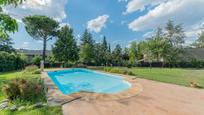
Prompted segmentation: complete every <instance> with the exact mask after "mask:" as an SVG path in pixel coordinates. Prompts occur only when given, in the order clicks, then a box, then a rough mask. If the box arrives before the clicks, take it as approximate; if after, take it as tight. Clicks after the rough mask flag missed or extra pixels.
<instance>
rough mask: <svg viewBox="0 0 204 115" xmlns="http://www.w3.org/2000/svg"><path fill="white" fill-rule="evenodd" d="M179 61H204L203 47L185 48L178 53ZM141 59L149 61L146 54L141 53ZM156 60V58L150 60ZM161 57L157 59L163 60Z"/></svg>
mask: <svg viewBox="0 0 204 115" xmlns="http://www.w3.org/2000/svg"><path fill="white" fill-rule="evenodd" d="M179 57H180V58H179V59H180V61H183V62H191V61H192V60H196V61H204V48H185V49H184V50H183V52H182V53H180V54H179ZM142 61H144V62H149V59H148V57H147V55H146V54H144V55H143V59H142ZM152 61H153V62H157V60H152ZM163 61H164V60H163V58H161V59H159V62H163Z"/></svg>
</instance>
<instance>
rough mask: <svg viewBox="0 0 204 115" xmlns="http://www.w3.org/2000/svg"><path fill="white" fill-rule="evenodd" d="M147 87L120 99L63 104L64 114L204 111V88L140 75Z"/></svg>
mask: <svg viewBox="0 0 204 115" xmlns="http://www.w3.org/2000/svg"><path fill="white" fill-rule="evenodd" d="M137 80H138V82H139V83H140V84H141V85H142V86H143V91H142V92H141V93H140V94H139V95H137V96H134V97H131V98H128V99H122V100H117V101H94V102H88V101H80V100H76V101H73V102H71V103H68V104H65V105H63V107H62V108H63V114H64V115H204V90H202V89H194V88H187V87H183V86H178V85H172V84H166V83H160V82H156V81H150V80H144V79H137Z"/></svg>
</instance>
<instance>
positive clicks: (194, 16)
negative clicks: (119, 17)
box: [128, 0, 204, 31]
mask: <svg viewBox="0 0 204 115" xmlns="http://www.w3.org/2000/svg"><path fill="white" fill-rule="evenodd" d="M203 4H204V0H196V1H194V0H169V1H167V2H163V3H160V4H159V5H158V6H156V7H155V8H154V9H152V10H150V11H149V12H148V13H147V14H145V15H144V16H140V17H139V18H137V19H135V20H134V21H132V22H131V23H129V25H128V26H129V29H131V30H133V31H143V30H148V29H154V28H156V27H163V26H164V25H165V24H166V22H167V21H168V20H169V19H171V20H174V21H175V22H176V23H181V24H183V26H184V29H185V30H186V28H191V27H192V25H195V24H201V23H202V22H203V21H204V13H203V12H204V7H203Z"/></svg>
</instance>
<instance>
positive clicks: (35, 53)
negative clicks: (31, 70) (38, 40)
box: [17, 49, 51, 55]
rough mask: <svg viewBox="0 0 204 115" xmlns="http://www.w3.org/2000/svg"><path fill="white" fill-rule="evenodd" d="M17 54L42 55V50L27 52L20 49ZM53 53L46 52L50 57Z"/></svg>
mask: <svg viewBox="0 0 204 115" xmlns="http://www.w3.org/2000/svg"><path fill="white" fill-rule="evenodd" d="M17 52H20V53H23V54H25V55H42V52H43V51H42V50H27V49H18V50H17ZM50 54H51V51H48V50H47V51H46V55H50Z"/></svg>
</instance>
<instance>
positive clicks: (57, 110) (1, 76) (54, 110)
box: [0, 71, 62, 115]
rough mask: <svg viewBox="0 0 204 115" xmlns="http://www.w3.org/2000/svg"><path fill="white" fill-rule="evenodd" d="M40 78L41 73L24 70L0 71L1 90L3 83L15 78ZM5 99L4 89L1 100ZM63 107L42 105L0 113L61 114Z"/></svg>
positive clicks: (27, 114) (0, 96) (12, 114)
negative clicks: (37, 107) (35, 107)
mask: <svg viewBox="0 0 204 115" xmlns="http://www.w3.org/2000/svg"><path fill="white" fill-rule="evenodd" d="M20 77H23V78H26V77H29V78H38V77H40V74H29V73H24V72H23V71H14V72H6V73H0V90H1V88H2V86H3V83H4V82H6V81H8V80H11V79H14V78H20ZM3 99H5V97H4V95H3V93H2V91H0V101H1V100H3ZM61 114H62V112H61V107H60V106H56V107H48V106H47V107H42V108H39V109H32V110H22V111H16V112H10V111H0V115H61Z"/></svg>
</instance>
